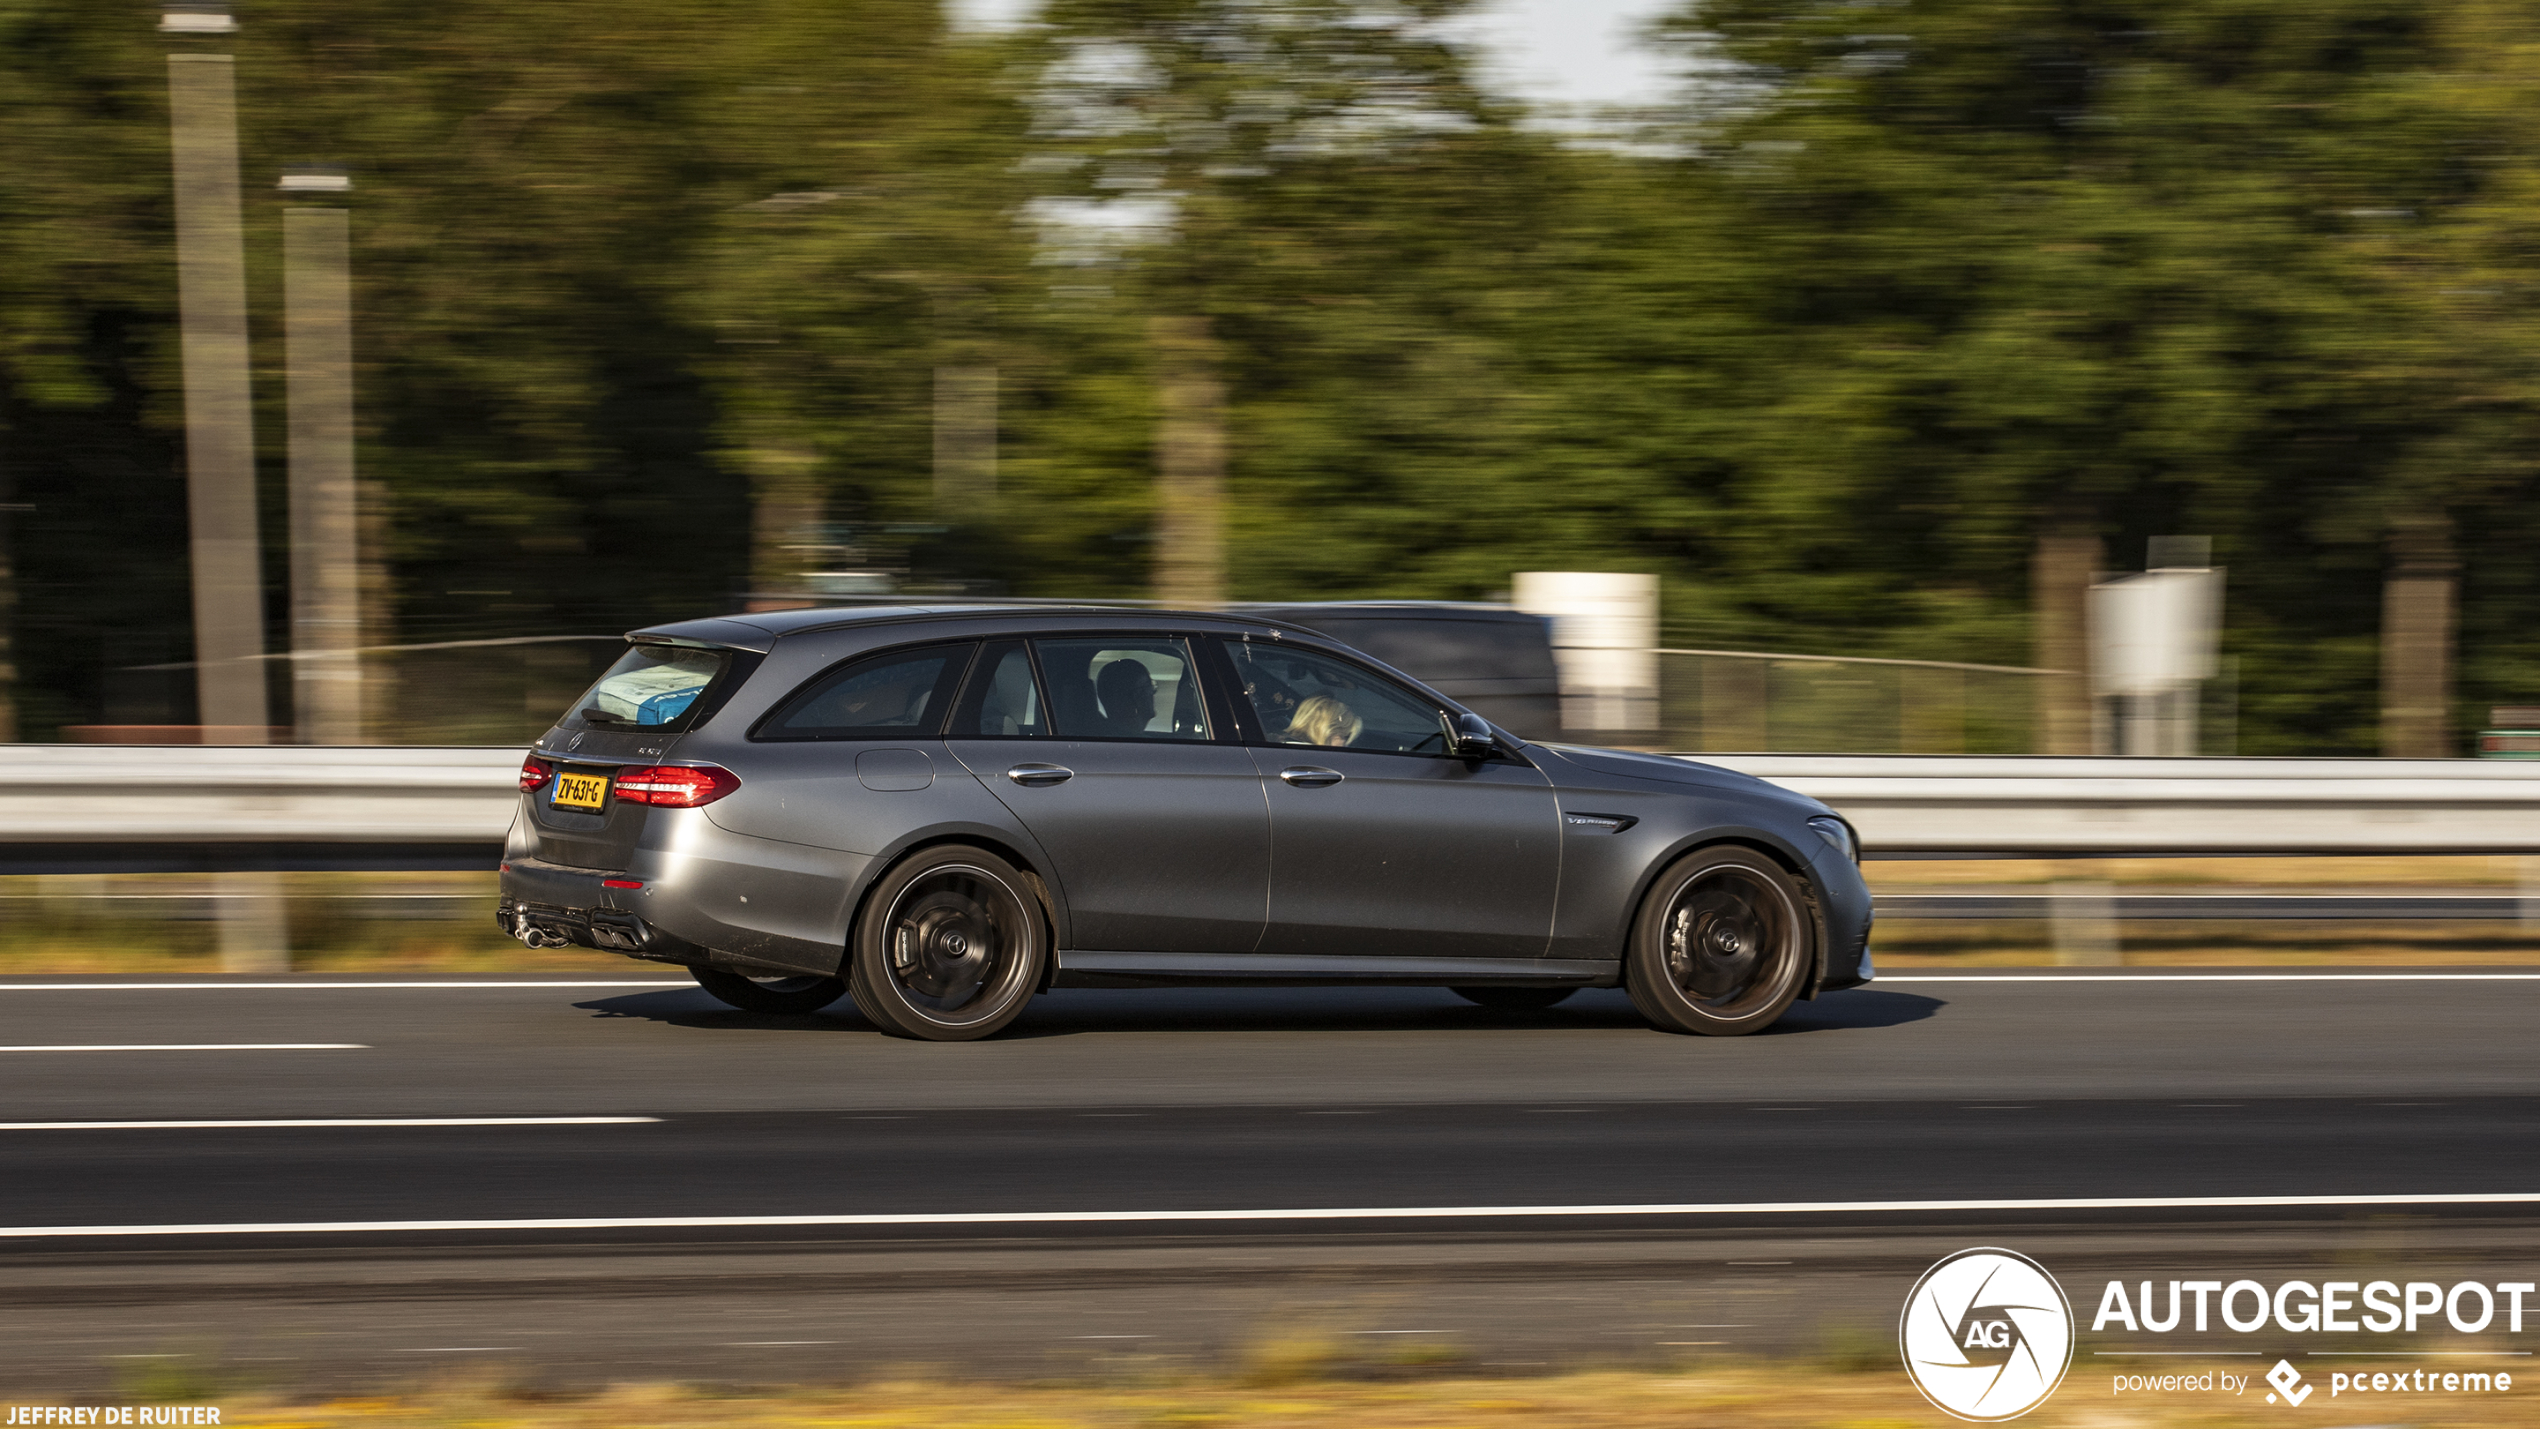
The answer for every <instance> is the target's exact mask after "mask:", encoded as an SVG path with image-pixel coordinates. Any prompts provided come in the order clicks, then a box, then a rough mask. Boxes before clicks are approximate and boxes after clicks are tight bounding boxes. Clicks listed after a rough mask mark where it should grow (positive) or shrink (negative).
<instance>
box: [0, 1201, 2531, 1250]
mask: <svg viewBox="0 0 2540 1429" xmlns="http://www.w3.org/2000/svg"><path fill="white" fill-rule="evenodd" d="M2529 1205H2540V1191H2498V1192H2482V1191H2461V1192H2434V1193H2429V1194H2425V1195H2415V1196H2406V1195H2401V1196H2089V1197H2074V1198H2066V1199H2040V1200H2015V1199H2002V1200H1964V1201H1716V1202H1653V1203H1650V1204H1646V1205H1615V1206H1331V1207H1320V1206H1318V1207H1309V1208H1293V1207H1291V1208H1279V1209H1259V1210H1240V1211H904V1212H891V1213H883V1214H874V1215H826V1216H546V1217H529V1218H521V1219H516V1220H434V1221H232V1222H205V1223H202V1224H190V1225H188V1224H180V1225H107V1226H0V1240H29V1239H37V1238H42V1237H48V1236H171V1235H318V1234H358V1233H367V1232H397V1231H594V1230H601V1231H604V1230H706V1229H716V1228H725V1227H775V1226H1000V1225H1134V1224H1138V1223H1141V1222H1147V1223H1154V1224H1169V1223H1176V1222H1181V1223H1188V1222H1194V1221H1357V1220H1422V1221H1436V1220H1487V1219H1490V1218H1492V1217H1502V1216H1507V1217H1561V1218H1576V1217H1594V1216H1758V1215H1829V1214H1846V1215H1874V1214H1880V1213H1885V1212H1903V1213H1926V1212H1931V1211H2185V1210H2283V1209H2293V1208H2301V1207H2327V1206H2529Z"/></svg>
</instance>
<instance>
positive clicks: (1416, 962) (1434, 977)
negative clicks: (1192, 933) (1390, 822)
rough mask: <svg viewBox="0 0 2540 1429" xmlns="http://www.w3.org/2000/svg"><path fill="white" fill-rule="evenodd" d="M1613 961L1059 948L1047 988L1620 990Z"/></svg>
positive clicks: (1620, 974)
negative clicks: (1095, 950)
mask: <svg viewBox="0 0 2540 1429" xmlns="http://www.w3.org/2000/svg"><path fill="white" fill-rule="evenodd" d="M1622 981H1623V964H1622V962H1621V961H1620V960H1618V959H1589V958H1354V957H1344V956H1322V955H1312V956H1305V955H1291V954H1284V953H1102V952H1086V951H1081V950H1077V949H1062V950H1061V951H1060V952H1059V954H1058V973H1057V975H1056V976H1055V977H1054V978H1053V979H1052V980H1051V984H1050V985H1051V986H1053V987H1167V986H1184V987H1188V986H1192V985H1205V986H1213V987H1296V986H1316V985H1325V986H1328V985H1333V984H1340V985H1356V986H1367V987H1510V986H1515V987H1619V986H1621V985H1622Z"/></svg>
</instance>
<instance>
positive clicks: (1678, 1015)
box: [1623, 847, 1815, 1037]
mask: <svg viewBox="0 0 2540 1429" xmlns="http://www.w3.org/2000/svg"><path fill="white" fill-rule="evenodd" d="M1814 948H1815V924H1814V922H1813V920H1812V919H1811V918H1810V917H1809V915H1808V912H1807V901H1806V898H1805V896H1804V890H1803V888H1802V887H1801V885H1800V883H1799V881H1798V880H1797V879H1794V878H1793V877H1791V876H1790V874H1789V873H1787V872H1785V871H1784V870H1783V869H1782V866H1781V865H1780V864H1777V863H1775V862H1773V861H1772V860H1771V859H1769V858H1766V857H1765V856H1764V855H1762V854H1760V853H1757V852H1756V851H1755V850H1753V849H1748V848H1736V847H1721V848H1709V849H1703V850H1700V851H1698V852H1695V853H1691V854H1688V855H1686V856H1685V857H1684V858H1682V859H1679V860H1678V861H1677V862H1676V863H1675V865H1674V866H1673V867H1671V868H1669V869H1668V870H1667V871H1666V872H1665V873H1663V874H1660V875H1659V877H1658V881H1657V883H1655V884H1654V885H1652V886H1651V888H1650V890H1649V896H1648V898H1646V899H1645V900H1643V901H1642V903H1641V906H1640V916H1639V917H1638V918H1637V919H1635V920H1634V921H1633V924H1632V942H1631V948H1630V951H1629V953H1628V955H1627V956H1626V957H1625V959H1624V970H1623V981H1624V984H1625V985H1626V986H1627V987H1628V988H1629V989H1630V990H1631V994H1632V1005H1633V1006H1635V1007H1637V1008H1639V1009H1640V1012H1641V1015H1642V1016H1643V1017H1646V1018H1648V1019H1649V1020H1650V1022H1651V1023H1653V1024H1654V1025H1656V1026H1658V1027H1659V1028H1662V1029H1664V1030H1666V1031H1669V1032H1699V1033H1702V1034H1704V1035H1707V1036H1712V1037H1735V1036H1739V1035H1741V1034H1743V1033H1748V1032H1757V1031H1761V1030H1762V1029H1764V1028H1766V1027H1770V1026H1772V1025H1773V1022H1774V1019H1776V1018H1778V1017H1780V1016H1781V1015H1782V1012H1783V1010H1784V1009H1786V1008H1788V1007H1789V1006H1790V1004H1791V1000H1792V999H1793V998H1796V997H1797V996H1799V988H1800V985H1801V984H1802V983H1804V982H1805V981H1806V980H1807V977H1808V967H1809V959H1810V957H1811V955H1812V953H1813V951H1814Z"/></svg>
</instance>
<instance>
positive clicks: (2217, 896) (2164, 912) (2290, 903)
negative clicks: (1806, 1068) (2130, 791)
mask: <svg viewBox="0 0 2540 1429" xmlns="http://www.w3.org/2000/svg"><path fill="white" fill-rule="evenodd" d="M2091 896H2092V897H2093V898H2094V899H2095V901H2096V902H2097V903H2098V905H2099V906H2098V907H2097V908H2094V909H2093V910H2092V911H2093V913H2094V914H2101V915H2104V916H2106V917H2110V918H2117V919H2125V920H2131V919H2154V920H2171V919H2195V918H2207V919H2213V920H2216V921H2228V922H2243V921H2250V920H2255V921H2261V922H2271V921H2276V920H2294V921H2319V922H2370V923H2422V922H2427V921H2430V920H2451V919H2467V920H2488V921H2495V920H2499V919H2512V920H2515V921H2521V920H2524V919H2526V918H2528V917H2529V916H2530V915H2531V912H2532V905H2531V900H2529V899H2527V898H2524V897H2522V896H2521V895H2519V894H2513V893H2463V894H2449V893H2326V894H2322V893H2120V894H2113V895H2096V894H2094V895H2091ZM2072 902H2073V899H2072V898H2071V897H2070V896H2058V895H2055V894H2052V893H1882V894H1880V895H1879V898H1878V909H1879V917H1880V918H1881V919H1896V918H1918V919H1950V920H1960V921H1967V922H1991V921H1997V920H2013V919H2028V920H2036V921H2045V922H2051V921H2053V920H2054V919H2057V918H2060V917H2066V916H2069V915H2070V912H2071V905H2072Z"/></svg>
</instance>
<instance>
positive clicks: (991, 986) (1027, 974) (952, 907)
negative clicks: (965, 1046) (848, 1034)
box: [847, 844, 1049, 1042]
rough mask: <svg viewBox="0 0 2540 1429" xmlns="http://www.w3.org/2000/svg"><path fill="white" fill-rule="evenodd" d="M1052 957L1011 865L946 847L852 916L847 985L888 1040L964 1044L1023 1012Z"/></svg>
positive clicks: (881, 886) (892, 876)
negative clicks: (852, 933)
mask: <svg viewBox="0 0 2540 1429" xmlns="http://www.w3.org/2000/svg"><path fill="white" fill-rule="evenodd" d="M1048 957H1049V937H1048V929H1047V925H1046V924H1045V923H1044V922H1043V921H1042V919H1041V906H1040V902H1039V900H1037V899H1035V898H1034V897H1033V896H1032V894H1031V892H1030V891H1029V888H1028V886H1027V885H1026V884H1025V882H1024V879H1023V875H1022V874H1021V873H1020V872H1018V871H1016V869H1015V867H1014V865H1012V864H1010V863H1007V862H1006V861H1005V860H1004V859H1001V858H999V857H997V856H996V855H995V854H992V853H989V852H988V851H987V850H985V849H977V848H971V847H969V846H967V845H963V844H944V845H940V846H938V847H935V848H930V849H922V850H920V851H918V852H917V853H914V854H911V855H910V856H909V857H908V858H907V859H906V860H904V861H903V862H901V863H900V865H899V866H898V867H896V868H894V869H892V870H891V871H890V872H889V873H887V874H884V875H883V876H882V881H881V882H879V883H877V884H875V885H874V887H873V892H872V895H871V896H870V897H868V898H866V899H865V901H864V912H863V913H862V914H860V915H859V916H858V917H857V919H856V925H855V935H854V942H853V944H852V954H851V957H850V959H849V967H850V969H851V975H850V976H849V978H848V979H847V990H848V992H849V993H851V994H852V995H853V996H854V997H855V1005H856V1007H857V1009H858V1010H860V1011H862V1012H863V1013H864V1015H865V1017H866V1018H867V1019H868V1020H870V1021H871V1022H872V1023H873V1025H874V1026H876V1027H879V1028H881V1029H882V1030H883V1031H885V1032H888V1033H891V1034H892V1035H894V1036H898V1037H915V1038H919V1039H922V1040H924V1041H928V1042H968V1041H972V1040H974V1039H977V1038H981V1037H986V1036H990V1035H992V1034H994V1033H996V1032H998V1031H1001V1030H1002V1029H1003V1028H1004V1027H1005V1025H1006V1024H1007V1023H1009V1022H1012V1021H1013V1020H1014V1019H1015V1018H1016V1017H1017V1016H1019V1015H1021V1014H1022V1011H1023V1005H1024V1004H1025V1003H1027V1002H1030V1001H1031V1000H1032V993H1033V991H1034V990H1035V989H1036V988H1038V987H1039V986H1040V981H1041V967H1042V964H1043V963H1044V962H1045V961H1046V960H1047V959H1048Z"/></svg>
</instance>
